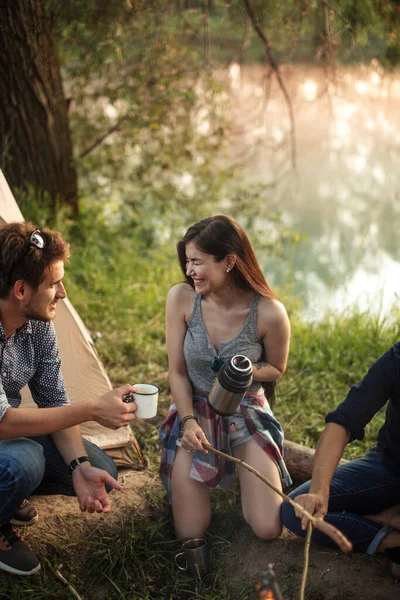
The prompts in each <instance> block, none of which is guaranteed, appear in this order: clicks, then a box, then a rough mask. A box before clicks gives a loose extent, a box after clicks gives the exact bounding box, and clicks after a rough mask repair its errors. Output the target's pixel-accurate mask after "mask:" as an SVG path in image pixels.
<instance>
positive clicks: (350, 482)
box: [282, 448, 400, 554]
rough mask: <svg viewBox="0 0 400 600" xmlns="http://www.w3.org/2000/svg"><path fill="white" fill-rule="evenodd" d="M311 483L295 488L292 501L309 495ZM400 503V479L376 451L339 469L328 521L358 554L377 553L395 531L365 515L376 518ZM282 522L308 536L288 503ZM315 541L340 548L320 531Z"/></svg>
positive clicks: (314, 535) (334, 479)
mask: <svg viewBox="0 0 400 600" xmlns="http://www.w3.org/2000/svg"><path fill="white" fill-rule="evenodd" d="M310 483H311V482H310V481H307V483H304V484H303V485H301V486H300V487H298V488H297V489H295V490H294V491H293V492H291V493H290V494H289V496H290V498H292V499H293V500H295V499H296V496H299V495H300V494H307V493H308V492H309V489H310ZM399 503H400V477H398V476H397V477H396V475H393V473H391V472H390V471H389V470H388V469H387V467H386V465H385V463H384V458H383V455H382V454H381V452H380V451H379V450H378V449H377V448H372V450H371V451H370V452H369V454H367V455H365V456H363V457H362V458H359V459H357V460H352V461H350V462H348V463H347V464H345V465H341V466H339V467H337V469H336V470H335V473H334V475H333V478H332V483H331V487H330V493H329V505H328V513H327V515H326V517H325V520H326V521H327V522H328V523H331V525H334V526H335V527H337V528H338V529H340V531H342V533H344V534H345V535H346V536H347V537H348V538H349V540H350V541H351V542H352V544H353V548H354V552H367V553H368V554H375V552H376V551H377V549H378V547H379V545H380V543H381V541H382V540H383V538H384V537H385V536H386V535H387V534H388V533H389V532H390V531H391V528H390V527H388V526H386V525H385V526H382V525H379V524H378V523H375V522H374V521H371V520H370V519H367V518H366V517H365V516H363V515H374V514H377V513H379V512H381V511H382V510H384V509H385V508H389V507H390V506H394V505H395V504H399ZM282 522H283V524H284V525H285V527H287V528H288V529H290V530H291V531H293V533H295V534H296V535H299V536H302V537H304V536H305V534H306V532H305V531H303V530H302V529H301V522H300V519H298V518H297V517H296V515H295V512H294V509H293V507H292V506H291V505H290V504H289V503H288V502H284V503H283V504H282ZM313 540H314V541H316V542H319V543H321V544H325V545H328V546H335V547H336V544H335V543H334V542H333V541H332V540H331V539H330V538H328V537H326V536H325V535H324V534H322V533H320V532H319V531H318V530H314V532H313Z"/></svg>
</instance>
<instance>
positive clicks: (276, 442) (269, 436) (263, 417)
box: [160, 393, 292, 502]
mask: <svg viewBox="0 0 400 600" xmlns="http://www.w3.org/2000/svg"><path fill="white" fill-rule="evenodd" d="M193 408H194V414H195V416H196V417H197V419H198V421H199V425H200V427H201V428H202V429H203V431H204V433H205V436H206V438H207V439H208V441H209V442H210V444H211V445H212V446H213V447H214V448H216V449H217V450H220V451H221V452H225V453H226V454H229V455H230V456H233V453H232V449H231V446H230V442H229V417H222V416H220V415H217V414H216V413H215V412H214V411H213V410H212V409H211V408H210V407H209V405H208V403H207V398H206V397H204V396H194V397H193ZM240 410H241V412H242V414H243V417H244V420H245V424H246V427H247V429H248V431H249V433H250V434H251V436H252V438H253V439H254V440H255V441H256V442H257V444H259V445H260V446H261V447H262V448H263V450H264V451H265V452H266V453H267V454H268V456H270V457H271V459H272V460H273V461H274V462H275V464H276V466H277V468H278V471H279V475H280V477H281V481H282V485H283V487H286V486H289V485H290V484H291V483H292V480H291V477H290V475H289V472H288V470H287V468H286V465H285V462H284V460H283V432H282V428H281V426H280V424H279V423H278V421H277V420H276V419H275V417H274V415H273V414H272V411H271V409H270V406H269V403H268V400H267V399H266V397H265V395H264V394H261V395H258V396H257V395H256V394H249V393H248V394H246V396H245V397H244V398H243V400H242V402H241V404H240ZM180 425H181V420H180V418H179V414H178V411H177V409H176V406H175V404H174V403H173V404H171V407H170V410H169V412H168V415H167V417H166V419H165V420H164V422H163V423H162V425H161V427H160V442H161V464H160V478H161V481H162V482H163V484H164V486H165V488H166V490H167V492H168V498H169V501H170V502H171V495H172V494H171V477H172V467H173V464H174V460H175V456H176V451H177V441H178V439H179V431H180ZM235 472H236V469H235V463H233V462H232V461H230V460H227V459H225V458H223V457H220V456H217V455H215V454H213V453H211V452H209V453H208V454H204V453H203V452H194V453H193V462H192V467H191V470H190V477H191V479H195V480H196V481H200V482H203V483H206V484H207V485H209V486H210V487H215V486H217V485H220V486H221V487H222V488H224V489H226V488H229V487H230V486H231V485H232V480H233V476H234V475H235Z"/></svg>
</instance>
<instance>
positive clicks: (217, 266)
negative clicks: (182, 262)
mask: <svg viewBox="0 0 400 600" xmlns="http://www.w3.org/2000/svg"><path fill="white" fill-rule="evenodd" d="M227 268H229V266H228V264H227V262H226V259H224V260H221V261H220V262H218V261H216V260H215V257H214V256H213V255H212V254H207V253H206V252H202V251H201V250H199V249H198V247H197V246H196V244H195V243H193V242H189V243H188V244H186V275H187V276H188V277H191V278H192V280H193V283H194V287H195V290H196V292H197V293H198V294H201V295H203V296H204V295H205V294H210V293H212V292H216V291H218V290H220V289H221V288H223V287H224V286H225V285H227V283H228V273H227Z"/></svg>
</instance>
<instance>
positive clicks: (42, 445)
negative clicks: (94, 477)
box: [0, 435, 118, 523]
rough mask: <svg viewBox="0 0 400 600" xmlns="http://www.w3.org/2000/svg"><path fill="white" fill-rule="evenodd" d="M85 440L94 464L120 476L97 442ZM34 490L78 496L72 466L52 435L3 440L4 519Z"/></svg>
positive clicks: (0, 500)
mask: <svg viewBox="0 0 400 600" xmlns="http://www.w3.org/2000/svg"><path fill="white" fill-rule="evenodd" d="M83 443H84V446H85V450H86V454H87V456H88V457H89V459H90V462H91V463H92V465H93V466H94V467H98V468H99V469H104V470H105V471H108V473H110V475H112V477H114V479H117V477H118V471H117V467H116V466H115V464H114V461H113V460H112V459H111V458H110V457H109V456H107V454H106V453H105V452H103V450H100V448H98V447H97V446H96V445H95V444H92V443H91V442H88V441H87V440H83ZM31 494H62V495H64V496H75V491H74V487H73V485H72V477H71V475H70V473H69V469H68V466H67V465H66V464H65V462H64V459H63V458H62V456H61V454H60V453H59V451H58V450H57V448H56V446H55V444H54V442H53V439H52V437H51V436H50V435H41V436H39V437H32V438H16V439H11V440H2V441H0V523H6V522H8V521H9V520H10V518H11V517H12V515H13V514H14V511H15V510H16V509H17V507H18V506H19V505H20V504H21V502H22V501H23V500H24V499H25V498H28V497H29V496H30V495H31Z"/></svg>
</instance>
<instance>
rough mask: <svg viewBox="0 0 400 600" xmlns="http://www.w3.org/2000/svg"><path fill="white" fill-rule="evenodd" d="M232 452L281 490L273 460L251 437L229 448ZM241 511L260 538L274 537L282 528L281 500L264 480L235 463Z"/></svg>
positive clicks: (268, 538) (269, 538)
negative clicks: (231, 448) (240, 497)
mask: <svg viewBox="0 0 400 600" xmlns="http://www.w3.org/2000/svg"><path fill="white" fill-rule="evenodd" d="M233 454H234V456H236V457H237V458H239V459H241V460H243V461H244V462H245V463H247V464H249V465H251V466H252V467H254V468H255V469H257V471H259V472H260V473H261V475H264V477H266V478H267V479H269V481H270V482H271V483H273V484H274V485H275V487H277V488H278V489H282V486H281V480H280V477H279V473H278V469H277V466H276V464H275V463H274V461H273V460H272V459H271V458H270V457H269V456H268V454H266V453H265V452H264V450H263V449H262V448H261V446H259V445H258V444H257V442H255V441H254V440H253V439H251V440H250V441H248V442H245V443H244V444H240V445H239V446H236V447H235V448H233ZM238 473H239V480H240V489H241V496H242V511H243V516H244V518H245V520H246V522H247V523H248V524H249V525H250V527H251V528H252V530H253V531H254V533H255V535H256V536H258V537H259V538H261V539H263V540H271V539H274V538H276V537H278V536H279V535H280V533H281V530H282V524H281V519H280V506H281V503H282V499H281V497H280V496H278V494H277V493H276V492H274V491H273V490H272V489H271V488H270V487H268V486H267V484H266V483H264V482H263V481H261V479H259V478H258V477H256V476H255V475H254V473H251V472H250V471H248V470H247V469H245V468H244V467H241V466H240V465H238Z"/></svg>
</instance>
